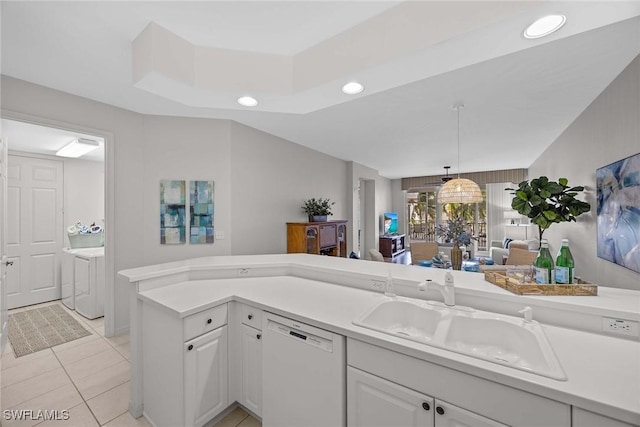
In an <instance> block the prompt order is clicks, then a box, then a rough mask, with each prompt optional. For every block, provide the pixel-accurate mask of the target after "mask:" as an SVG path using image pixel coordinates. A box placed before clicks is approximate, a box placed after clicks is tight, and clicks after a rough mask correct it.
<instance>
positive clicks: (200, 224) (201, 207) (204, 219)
mask: <svg viewBox="0 0 640 427" xmlns="http://www.w3.org/2000/svg"><path fill="white" fill-rule="evenodd" d="M189 201H190V202H189V207H190V210H191V216H190V220H191V222H190V225H189V227H190V232H189V242H190V243H191V244H206V243H213V237H214V233H213V181H191V182H190V183H189Z"/></svg>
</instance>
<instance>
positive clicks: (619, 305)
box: [118, 254, 640, 322]
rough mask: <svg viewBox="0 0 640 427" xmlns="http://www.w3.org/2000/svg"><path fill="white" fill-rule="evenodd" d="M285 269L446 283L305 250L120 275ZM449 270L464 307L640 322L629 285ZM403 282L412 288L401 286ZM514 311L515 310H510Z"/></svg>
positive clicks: (437, 272)
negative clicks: (545, 289)
mask: <svg viewBox="0 0 640 427" xmlns="http://www.w3.org/2000/svg"><path fill="white" fill-rule="evenodd" d="M261 266H263V267H270V268H272V267H283V268H285V267H286V268H288V269H289V270H290V274H289V275H293V276H301V277H305V275H303V274H299V272H307V273H308V272H316V273H317V274H319V275H324V274H325V273H326V274H327V276H332V277H331V279H332V280H323V281H330V282H332V283H338V284H343V283H341V282H340V280H342V279H344V278H345V277H346V278H354V277H358V278H362V277H365V278H378V279H382V280H384V279H385V278H386V277H387V275H388V274H389V273H390V274H391V275H392V276H393V278H394V280H395V281H396V290H397V291H398V293H399V294H402V295H405V293H404V292H403V291H404V290H406V291H408V292H407V294H408V295H407V296H412V295H410V293H411V291H412V290H413V288H415V284H417V283H418V282H421V281H422V280H425V279H433V280H436V281H439V282H440V283H444V279H443V278H444V273H445V271H447V270H441V269H437V268H428V267H420V266H407V265H401V264H392V263H382V262H373V261H365V260H356V259H348V258H340V257H328V256H318V255H307V254H273V255H235V256H212V257H204V258H194V259H188V260H182V261H175V262H170V263H164V264H157V265H150V266H145V267H139V268H133V269H128V270H123V271H120V272H119V273H118V274H119V275H121V276H123V277H126V278H127V279H128V280H129V281H130V282H138V281H142V280H149V279H154V278H160V277H164V276H167V275H171V274H178V273H188V272H202V271H207V270H218V269H227V270H235V269H239V268H260V267H261ZM448 271H450V272H451V273H452V274H453V275H454V278H455V286H456V298H457V299H459V300H460V303H461V304H463V305H471V306H474V307H477V301H476V300H477V299H478V298H489V299H491V300H493V301H497V302H503V303H512V304H518V305H520V306H523V305H532V306H543V307H544V308H545V309H559V310H564V311H569V312H588V313H590V314H593V315H604V316H610V317H620V318H623V319H628V320H633V321H636V322H640V292H639V291H632V290H627V289H618V288H610V287H606V286H604V284H599V285H600V286H599V287H598V295H597V296H573V297H572V296H557V297H552V296H532V295H514V294H512V293H511V292H509V291H506V290H504V289H502V288H500V287H499V286H496V285H494V284H492V283H489V282H487V281H485V280H484V274H482V273H472V272H466V271H451V270H448ZM403 283H404V284H408V285H410V287H411V289H408V288H407V289H403ZM513 312H514V313H515V311H513Z"/></svg>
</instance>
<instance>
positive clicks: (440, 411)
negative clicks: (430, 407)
mask: <svg viewBox="0 0 640 427" xmlns="http://www.w3.org/2000/svg"><path fill="white" fill-rule="evenodd" d="M436 412H437V413H438V414H440V415H444V408H443V407H442V406H436Z"/></svg>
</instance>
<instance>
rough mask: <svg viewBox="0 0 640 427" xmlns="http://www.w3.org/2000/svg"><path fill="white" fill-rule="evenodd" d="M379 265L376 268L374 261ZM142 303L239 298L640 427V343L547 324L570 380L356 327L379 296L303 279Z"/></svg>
mask: <svg viewBox="0 0 640 427" xmlns="http://www.w3.org/2000/svg"><path fill="white" fill-rule="evenodd" d="M371 264H373V263H371ZM139 298H140V299H141V300H143V301H145V302H148V303H152V304H155V305H157V306H159V307H161V308H163V309H164V310H166V311H168V312H170V313H173V314H174V315H176V316H177V317H184V316H188V315H190V314H193V313H197V312H198V311H200V310H203V309H206V308H209V307H213V306H215V305H219V304H221V303H224V302H227V301H230V300H237V301H240V302H245V303H250V304H252V305H254V306H257V307H259V308H262V309H265V310H267V311H269V312H272V313H275V314H279V315H282V316H285V317H292V318H294V319H297V320H299V321H302V322H305V323H309V324H311V325H313V326H316V327H320V328H323V329H328V330H331V331H333V332H336V333H339V334H341V335H345V336H347V337H351V338H355V339H359V340H362V341H365V342H368V343H371V344H374V345H378V346H381V347H385V348H388V349H390V350H394V351H398V352H401V353H404V354H407V355H410V356H413V357H416V358H420V359H423V360H426V361H429V362H432V363H437V364H440V365H443V366H447V367H449V368H452V369H456V370H459V371H463V372H465V373H468V374H471V375H475V376H478V377H482V378H485V379H489V380H491V381H495V382H498V383H501V384H504V385H507V386H511V387H515V388H518V389H521V390H524V391H528V392H531V393H535V394H538V395H541V396H544V397H547V398H550V399H554V400H558V401H561V402H564V403H567V404H571V405H575V406H579V407H581V408H584V409H588V410H590V411H593V412H597V413H600V414H603V415H608V416H610V417H613V418H616V419H620V420H623V421H626V422H629V423H635V424H639V423H640V343H638V342H635V341H629V340H623V339H618V338H612V337H607V336H603V335H598V334H593V333H587V332H581V331H576V330H572V329H566V328H560V327H555V326H548V325H545V326H544V330H545V333H546V335H547V338H548V339H549V341H550V343H551V345H552V346H553V348H554V351H555V353H556V355H557V356H558V359H559V360H560V363H561V365H562V367H563V368H564V370H565V372H566V374H567V376H568V380H567V381H556V380H552V379H549V378H546V377H543V376H540V375H536V374H532V373H528V372H524V371H521V370H518V369H514V368H509V367H505V366H502V365H498V364H495V363H491V362H486V361H483V360H479V359H475V358H472V357H469V356H465V355H462V354H458V353H454V352H451V351H447V350H444V349H440V348H436V347H432V346H429V345H426V344H419V343H416V342H413V341H409V340H404V339H402V338H396V337H393V336H390V335H387V334H383V333H378V332H375V331H372V330H369V329H366V328H361V327H358V326H355V325H353V324H352V321H353V320H354V319H355V318H357V317H359V315H361V314H362V313H364V312H365V311H366V310H368V309H370V308H371V307H372V306H373V305H375V304H376V303H377V302H380V301H382V300H384V299H388V297H385V296H384V295H382V294H380V293H378V292H372V291H367V290H362V289H356V288H351V287H347V286H340V285H333V284H328V283H325V282H320V281H315V280H309V279H304V278H298V277H290V276H285V277H255V278H236V279H217V280H193V281H187V282H181V283H176V284H173V285H169V286H164V287H160V288H157V289H153V290H149V291H144V292H141V293H140V294H139Z"/></svg>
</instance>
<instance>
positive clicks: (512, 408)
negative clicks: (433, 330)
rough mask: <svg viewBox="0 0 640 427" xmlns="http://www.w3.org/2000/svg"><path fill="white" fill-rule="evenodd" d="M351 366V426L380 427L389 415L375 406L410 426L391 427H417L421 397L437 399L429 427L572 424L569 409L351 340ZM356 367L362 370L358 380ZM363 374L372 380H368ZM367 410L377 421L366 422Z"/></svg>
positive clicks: (348, 416) (349, 418) (556, 403)
mask: <svg viewBox="0 0 640 427" xmlns="http://www.w3.org/2000/svg"><path fill="white" fill-rule="evenodd" d="M347 364H348V371H349V373H350V375H348V378H347V382H348V385H347V391H348V394H347V407H348V412H347V419H348V420H349V424H348V425H349V426H362V425H365V424H363V423H361V422H358V417H365V418H364V419H365V420H366V422H367V423H374V424H373V425H376V424H375V419H376V417H383V416H384V414H383V412H385V410H380V408H378V407H377V405H379V406H386V407H387V409H386V410H387V411H395V412H396V413H397V414H398V417H400V418H401V417H402V414H405V415H406V417H405V418H406V419H407V420H408V421H406V424H401V423H399V422H396V423H395V424H390V425H397V426H401V425H403V426H404V425H406V426H412V425H415V424H414V423H413V419H412V418H410V416H409V414H411V413H412V411H415V413H416V414H419V413H420V411H419V409H421V408H422V403H421V400H420V399H423V400H424V401H425V402H428V401H427V400H426V399H433V405H429V406H430V412H431V414H433V415H432V417H433V418H432V420H434V421H433V422H434V423H435V424H425V425H428V426H431V425H435V426H437V427H439V426H470V427H481V426H504V425H508V426H512V427H548V426H554V427H569V426H571V411H570V406H569V405H566V404H564V403H561V402H557V401H554V400H551V399H547V398H545V397H542V396H538V395H535V394H532V393H527V392H524V391H522V390H518V389H515V388H511V387H508V386H504V385H501V384H499V383H496V382H493V381H489V380H485V379H482V378H478V377H475V376H473V375H469V374H465V373H464V372H461V371H457V370H453V369H449V368H446V367H444V366H441V365H437V364H433V363H429V362H427V361H424V360H421V359H417V358H414V357H411V356H407V355H404V354H400V353H396V352H393V351H390V350H387V349H384V348H381V347H377V346H374V345H371V344H367V343H364V342H361V341H357V340H354V339H348V340H347ZM354 368H356V369H358V370H360V371H364V372H362V374H361V375H358V376H356V377H354V376H353V372H354V371H355V370H354ZM364 374H366V375H369V376H370V377H374V378H373V379H372V378H370V377H369V378H368V382H364V381H363V380H362V378H363V377H366V375H364ZM376 377H377V378H376ZM385 381H386V383H385ZM387 383H388V384H387ZM372 384H375V387H374V386H372ZM380 384H386V385H387V386H388V387H386V388H384V387H382V386H380ZM389 384H391V385H389ZM376 387H377V388H376ZM418 396H419V397H418ZM410 397H411V398H412V399H413V398H415V399H414V400H411V399H410ZM359 399H360V400H359ZM363 401H364V403H363ZM367 402H369V403H368V404H367ZM403 405H407V406H403ZM434 406H435V409H434ZM438 408H440V409H438ZM368 411H373V412H374V413H375V414H376V415H375V417H373V418H372V419H369V418H366V417H368V415H366V413H367V412H368ZM376 411H377V412H380V413H379V414H378V413H377V412H376ZM434 411H435V414H434V413H433V412H434ZM440 412H442V414H440ZM420 415H424V414H420ZM416 416H417V415H416ZM402 419H404V418H402ZM416 422H417V421H416ZM501 423H502V424H501ZM574 427H581V426H574Z"/></svg>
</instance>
